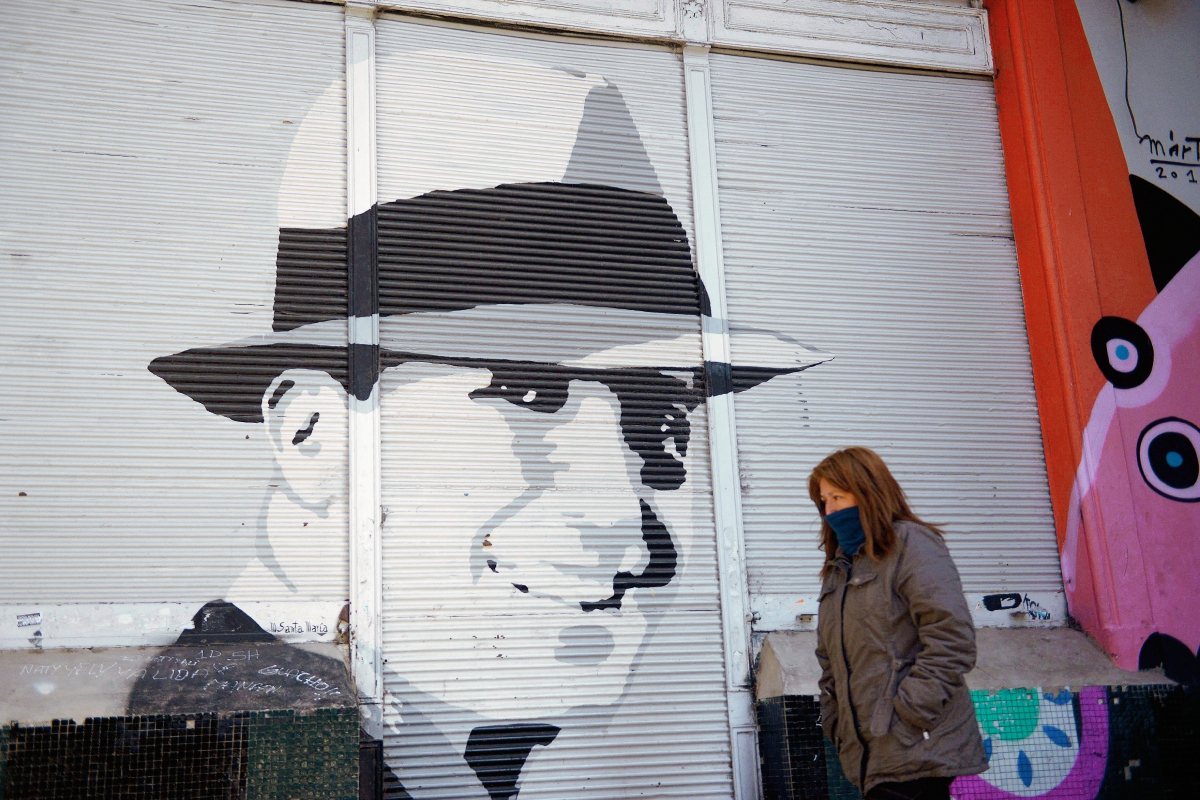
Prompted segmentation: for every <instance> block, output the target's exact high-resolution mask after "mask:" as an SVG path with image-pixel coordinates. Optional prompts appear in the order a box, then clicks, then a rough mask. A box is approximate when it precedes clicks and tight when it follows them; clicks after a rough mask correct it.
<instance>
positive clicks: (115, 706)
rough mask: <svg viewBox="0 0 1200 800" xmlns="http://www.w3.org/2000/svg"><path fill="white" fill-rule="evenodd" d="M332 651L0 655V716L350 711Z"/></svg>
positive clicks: (323, 647)
mask: <svg viewBox="0 0 1200 800" xmlns="http://www.w3.org/2000/svg"><path fill="white" fill-rule="evenodd" d="M355 705H356V696H355V691H354V687H353V685H352V683H351V681H350V675H349V672H348V670H347V668H346V663H345V659H344V655H343V653H342V651H341V649H340V648H338V647H337V646H336V645H331V644H309V645H293V644H283V643H275V642H262V643H252V642H247V643H239V644H212V645H210V644H205V645H203V646H201V645H194V646H192V645H175V646H172V647H165V648H163V647H110V648H91V649H82V650H65V649H64V650H7V651H0V721H3V722H5V723H8V722H17V723H20V724H22V725H25V726H33V725H45V724H49V723H50V722H51V721H54V720H71V719H73V720H76V721H77V722H83V721H84V720H86V719H92V718H102V717H123V716H127V715H146V714H185V713H236V712H242V711H274V710H291V711H295V712H297V713H305V712H308V711H313V710H317V709H327V708H350V707H354V706H355Z"/></svg>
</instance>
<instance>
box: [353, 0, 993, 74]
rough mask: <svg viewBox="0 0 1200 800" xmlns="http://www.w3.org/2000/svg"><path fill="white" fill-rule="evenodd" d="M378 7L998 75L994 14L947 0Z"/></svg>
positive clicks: (603, 0)
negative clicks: (994, 60) (993, 43)
mask: <svg viewBox="0 0 1200 800" xmlns="http://www.w3.org/2000/svg"><path fill="white" fill-rule="evenodd" d="M360 2H363V3H365V4H373V5H374V7H376V8H378V9H379V10H386V11H398V12H416V13H419V14H434V15H438V16H446V17H458V18H465V19H470V20H482V21H490V22H498V23H508V24H517V25H529V26H534V27H544V28H547V29H551V30H568V31H579V32H586V33H600V34H608V35H612V36H620V37H636V38H641V39H651V40H658V41H664V42H675V43H690V44H698V45H709V46H714V47H731V48H737V49H742V50H751V51H762V52H770V53H780V54H788V55H799V56H807V57H812V58H824V59H834V60H843V61H854V62H862V63H870V64H882V65H889V66H896V67H908V68H918V69H935V70H944V71H951V72H967V73H975V74H991V72H992V51H991V43H990V41H989V38H988V24H987V12H986V11H985V10H984V9H983V8H976V7H974V6H973V5H970V4H968V2H967V0H962V2H957V3H955V2H948V0H941V1H940V2H939V0H360Z"/></svg>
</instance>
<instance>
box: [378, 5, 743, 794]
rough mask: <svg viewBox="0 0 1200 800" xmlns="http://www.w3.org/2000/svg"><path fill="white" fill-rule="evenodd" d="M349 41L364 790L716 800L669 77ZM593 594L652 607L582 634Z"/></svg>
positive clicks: (707, 585) (546, 55) (699, 422)
mask: <svg viewBox="0 0 1200 800" xmlns="http://www.w3.org/2000/svg"><path fill="white" fill-rule="evenodd" d="M376 29H377V62H376V74H377V82H378V87H379V96H378V104H377V114H378V119H379V136H378V140H377V147H378V154H379V155H378V158H379V180H378V185H379V200H380V206H379V212H378V219H379V242H380V245H379V246H380V251H379V270H380V339H381V348H382V351H381V363H382V366H383V373H382V377H381V383H380V398H381V401H380V407H381V431H382V442H381V449H382V497H383V504H384V506H385V511H386V519H385V522H384V527H383V559H384V560H383V575H384V623H383V624H384V659H385V662H386V663H385V665H384V675H385V689H386V694H385V697H384V706H385V708H384V730H385V734H386V757H387V762H388V765H389V767H390V769H391V770H392V771H393V772H394V773H395V775H396V777H397V779H398V781H399V782H400V783H402V784H403V786H404V788H405V790H406V791H407V792H408V793H409V795H411V796H412V797H414V798H435V797H436V798H467V797H472V798H475V797H487V796H488V795H487V791H486V790H485V787H487V788H490V789H492V790H493V792H499V791H500V788H502V787H500V783H497V782H501V783H502V781H503V780H510V781H515V782H517V786H518V787H519V789H520V793H521V797H522V798H542V797H545V798H555V799H556V800H558V799H559V798H564V797H571V798H577V797H578V798H584V797H587V798H593V797H594V798H601V797H604V798H629V797H635V796H643V795H645V796H680V797H683V796H686V797H691V798H701V797H723V798H727V797H729V796H730V795H731V793H732V786H731V774H730V758H729V727H728V719H727V712H726V695H725V678H724V659H723V647H722V641H721V618H720V613H719V597H718V585H717V575H716V553H715V545H714V542H715V536H714V531H713V521H712V494H711V488H710V484H709V470H708V448H707V446H706V445H707V431H706V424H705V410H704V402H703V398H702V396H701V395H702V392H703V379H702V368H701V366H700V365H701V364H702V352H701V347H700V313H699V310H700V306H699V300H698V296H697V294H696V283H695V273H694V269H693V264H692V258H691V254H690V248H689V247H688V235H687V233H686V231H687V230H690V228H691V212H690V204H689V198H690V186H689V183H688V171H687V163H688V162H687V152H688V151H687V142H686V138H685V136H686V124H685V108H684V99H683V85H682V70H681V65H680V61H679V58H678V56H677V55H676V54H672V53H670V52H667V51H664V50H658V49H648V48H641V47H630V46H620V45H600V44H593V43H582V42H570V43H568V42H564V41H558V40H554V39H550V38H546V37H535V36H521V35H509V34H501V33H496V32H488V31H476V30H470V29H467V28H462V27H457V26H445V25H433V24H424V23H414V22H409V21H404V20H400V19H395V18H388V17H384V18H381V19H380V20H379V21H378V22H377V28H376ZM614 187H615V188H614ZM664 200H665V202H664ZM631 204H632V205H631ZM672 226H674V227H672ZM670 230H674V231H676V233H673V234H672V233H669V231H670ZM664 237H665V238H664ZM681 287H682V288H681ZM697 370H700V371H697ZM556 375H557V376H559V377H560V379H561V383H560V384H559V385H558V388H557V389H556V388H555V383H554V377H555V376H556ZM655 376H657V377H655ZM664 376H665V378H664ZM664 380H666V382H665V383H664V382H663V381H664ZM556 391H565V392H566V393H565V394H563V395H562V397H561V398H560V401H561V402H562V405H561V406H558V407H557V410H554V408H551V406H554V404H555V402H556V401H555V400H554V398H555V397H556V396H557V395H555V392H556ZM680 392H682V394H679V393H680ZM688 392H691V393H692V394H691V395H690V399H685V398H684V395H686V394H687V393H688ZM672 397H674V398H675V399H674V400H672V399H671V398H672ZM543 401H544V402H546V403H548V404H549V405H548V406H547V407H546V408H545V409H544V410H545V411H546V413H542V414H539V413H535V411H534V407H535V406H536V404H537V403H540V402H543ZM663 403H665V404H666V405H663ZM522 404H531V408H528V409H527V408H523V407H522ZM688 406H690V408H689V407H688ZM685 417H686V419H687V420H688V424H689V425H690V429H689V431H688V433H687V435H686V436H685V435H684V434H683V433H682V431H683V429H682V428H679V427H678V425H679V424H680V423H681V422H682V420H683V419H684V418H685ZM651 423H652V424H651ZM638 426H640V427H638ZM668 429H669V430H671V431H674V433H673V434H672V436H671V438H670V439H668V440H666V441H665V442H664V447H666V448H667V449H666V451H665V452H666V453H667V454H669V456H670V460H669V461H667V462H663V461H661V460H658V461H656V460H655V459H654V457H653V456H648V455H646V453H647V452H648V451H645V450H644V449H639V448H642V447H643V445H642V444H639V443H638V442H639V441H642V442H644V441H645V440H639V438H638V437H639V436H652V435H653V432H654V431H667V430H668ZM637 431H641V433H638V432H637ZM685 446H686V450H685ZM681 467H682V470H681V469H680V468H681ZM639 509H640V510H639ZM651 511H652V512H653V515H654V517H653V519H655V520H657V522H658V523H660V524H661V525H660V527H658V528H655V527H654V523H653V520H651V522H649V523H648V522H647V520H648V516H647V514H648V512H651ZM654 531H657V533H654ZM664 532H665V535H669V537H670V540H669V541H670V544H669V547H671V548H672V551H673V554H674V555H673V556H671V558H673V559H674V562H673V566H672V567H670V568H667V567H664V566H663V563H664V562H662V561H660V560H659V559H660V558H661V557H662V555H661V554H662V553H663V552H664V550H663V549H662V548H663V547H664V546H667V545H666V540H665V539H664V538H663V536H664ZM656 537H657V538H656ZM656 553H657V555H656ZM656 565H657V566H656ZM655 570H658V572H655ZM619 571H624V572H627V573H629V574H630V575H631V576H648V575H657V576H658V578H659V580H658V581H657V584H658V585H651V584H644V585H639V586H635V587H633V588H628V589H627V590H625V591H624V593H623V597H622V598H621V600H620V605H619V608H618V607H616V605H615V604H610V605H609V607H607V608H595V609H593V610H585V609H584V607H585V605H587V604H589V603H592V602H596V601H601V600H604V599H606V598H608V599H611V598H609V595H614V596H615V592H616V590H617V584H618V582H619V580H618V577H617V573H618V572H619ZM672 571H673V574H671V573H672ZM667 578H669V580H667ZM517 726H525V727H523V728H522V727H517ZM530 726H534V727H530ZM552 729H557V730H556V731H554V732H552V733H548V732H550V731H552ZM488 736H498V737H499V738H496V739H492V740H489V739H488ZM521 736H525V737H526V738H525V741H526V746H525V748H524V749H525V751H528V752H529V756H528V760H527V761H524V757H525V753H524V752H519V753H518V754H517V755H513V754H512V753H513V752H515V751H513V750H507V751H506V750H504V748H516V750H520V749H521V748H520V747H519V746H518V742H519V740H520V738H521ZM548 736H552V737H553V739H552V742H550V744H548V745H546V744H545V742H546V741H548V739H547V737H548ZM489 741H490V742H491V744H492V746H493V747H496V748H500V750H499V751H493V753H492V757H493V758H495V759H496V760H497V762H498V765H496V766H495V769H496V772H495V773H493V774H491V775H490V776H489V774H488V769H490V767H487V766H486V765H484V766H482V767H481V764H482V763H483V762H481V761H480V760H479V759H480V758H481V755H480V754H481V753H483V754H484V755H486V751H487V745H488V743H489ZM505 753H508V755H505ZM522 762H524V768H523V770H522V769H521V763H522ZM505 770H507V772H506V771H505ZM489 781H490V782H491V783H490V784H489ZM498 787H499V788H498ZM493 796H505V795H503V794H498V793H497V794H493Z"/></svg>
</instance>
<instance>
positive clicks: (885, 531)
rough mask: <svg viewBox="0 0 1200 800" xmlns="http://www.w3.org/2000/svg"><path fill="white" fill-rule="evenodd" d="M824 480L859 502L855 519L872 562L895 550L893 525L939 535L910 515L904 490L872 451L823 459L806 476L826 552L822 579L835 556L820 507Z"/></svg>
mask: <svg viewBox="0 0 1200 800" xmlns="http://www.w3.org/2000/svg"><path fill="white" fill-rule="evenodd" d="M822 480H826V481H828V482H829V483H830V484H831V485H832V486H835V487H836V488H838V489H841V490H842V491H843V492H849V493H850V494H852V495H854V498H855V500H857V501H858V518H859V520H860V521H861V522H862V527H863V532H864V533H865V534H866V535H867V541H866V543H865V544H864V545H863V547H865V548H866V549H865V552H866V554H867V555H868V556H870V557H871V558H872V559H873V560H875V561H878V560H880V559H881V558H883V557H884V556H886V555H887V554H888V553H890V552H892V549H893V548H894V547H895V546H896V531H895V530H894V529H893V528H892V523H894V522H897V521H899V520H908V521H909V522H915V523H917V524H918V525H924V526H925V527H926V528H929V529H930V530H931V531H934V532H935V533H937V534H938V535H942V531H941V530H939V529H938V528H937V527H936V526H934V525H930V524H929V523H928V522H925V521H924V520H922V519H921V518H920V517H918V516H917V515H916V514H914V513H913V512H912V509H911V508H909V507H908V500H907V499H906V498H905V497H904V490H903V489H901V488H900V484H899V483H897V482H896V479H895V478H893V477H892V473H891V470H889V469H888V468H887V464H885V463H883V459H882V458H880V457H879V454H877V453H876V452H875V451H874V450H871V449H869V448H866V447H847V448H846V449H845V450H838V451H837V452H836V453H833V454H831V455H830V456H828V457H826V459H825V460H824V461H822V462H821V463H820V464H817V467H816V469H814V470H813V471H812V475H809V476H808V496H809V497H811V498H812V501H813V503H814V504H815V505H816V506H817V513H818V514H820V515H821V549H822V550H824V551H825V566H824V567H822V568H821V574H822V575H824V574H825V573H826V572H828V571H829V569H830V567H831V566H832V565H833V559H834V556H835V555H836V554H837V549H838V542H837V535H836V534H834V532H833V528H832V527H830V525H829V523H828V522H826V520H825V507H824V505H822V503H821V481H822Z"/></svg>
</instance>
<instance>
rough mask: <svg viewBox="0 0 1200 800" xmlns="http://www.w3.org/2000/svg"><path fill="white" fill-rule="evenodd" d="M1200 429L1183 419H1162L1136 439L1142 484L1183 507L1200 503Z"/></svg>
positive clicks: (1148, 427)
mask: <svg viewBox="0 0 1200 800" xmlns="http://www.w3.org/2000/svg"><path fill="white" fill-rule="evenodd" d="M1198 452H1200V428H1197V427H1196V426H1195V425H1193V424H1192V423H1190V422H1188V421H1187V420H1186V419H1179V418H1178V417H1164V418H1163V419H1160V420H1156V421H1155V422H1151V423H1150V424H1149V425H1147V426H1146V428H1145V430H1143V431H1142V433H1141V435H1140V436H1139V437H1138V444H1137V453H1138V468H1139V469H1141V471H1142V480H1144V481H1145V482H1146V484H1147V485H1148V486H1149V487H1150V488H1151V489H1153V490H1154V491H1156V492H1158V493H1159V494H1161V495H1162V496H1163V497H1169V498H1170V499H1172V500H1178V501H1180V502H1183V503H1195V502H1198V501H1200V456H1198V455H1197V453H1198Z"/></svg>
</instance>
